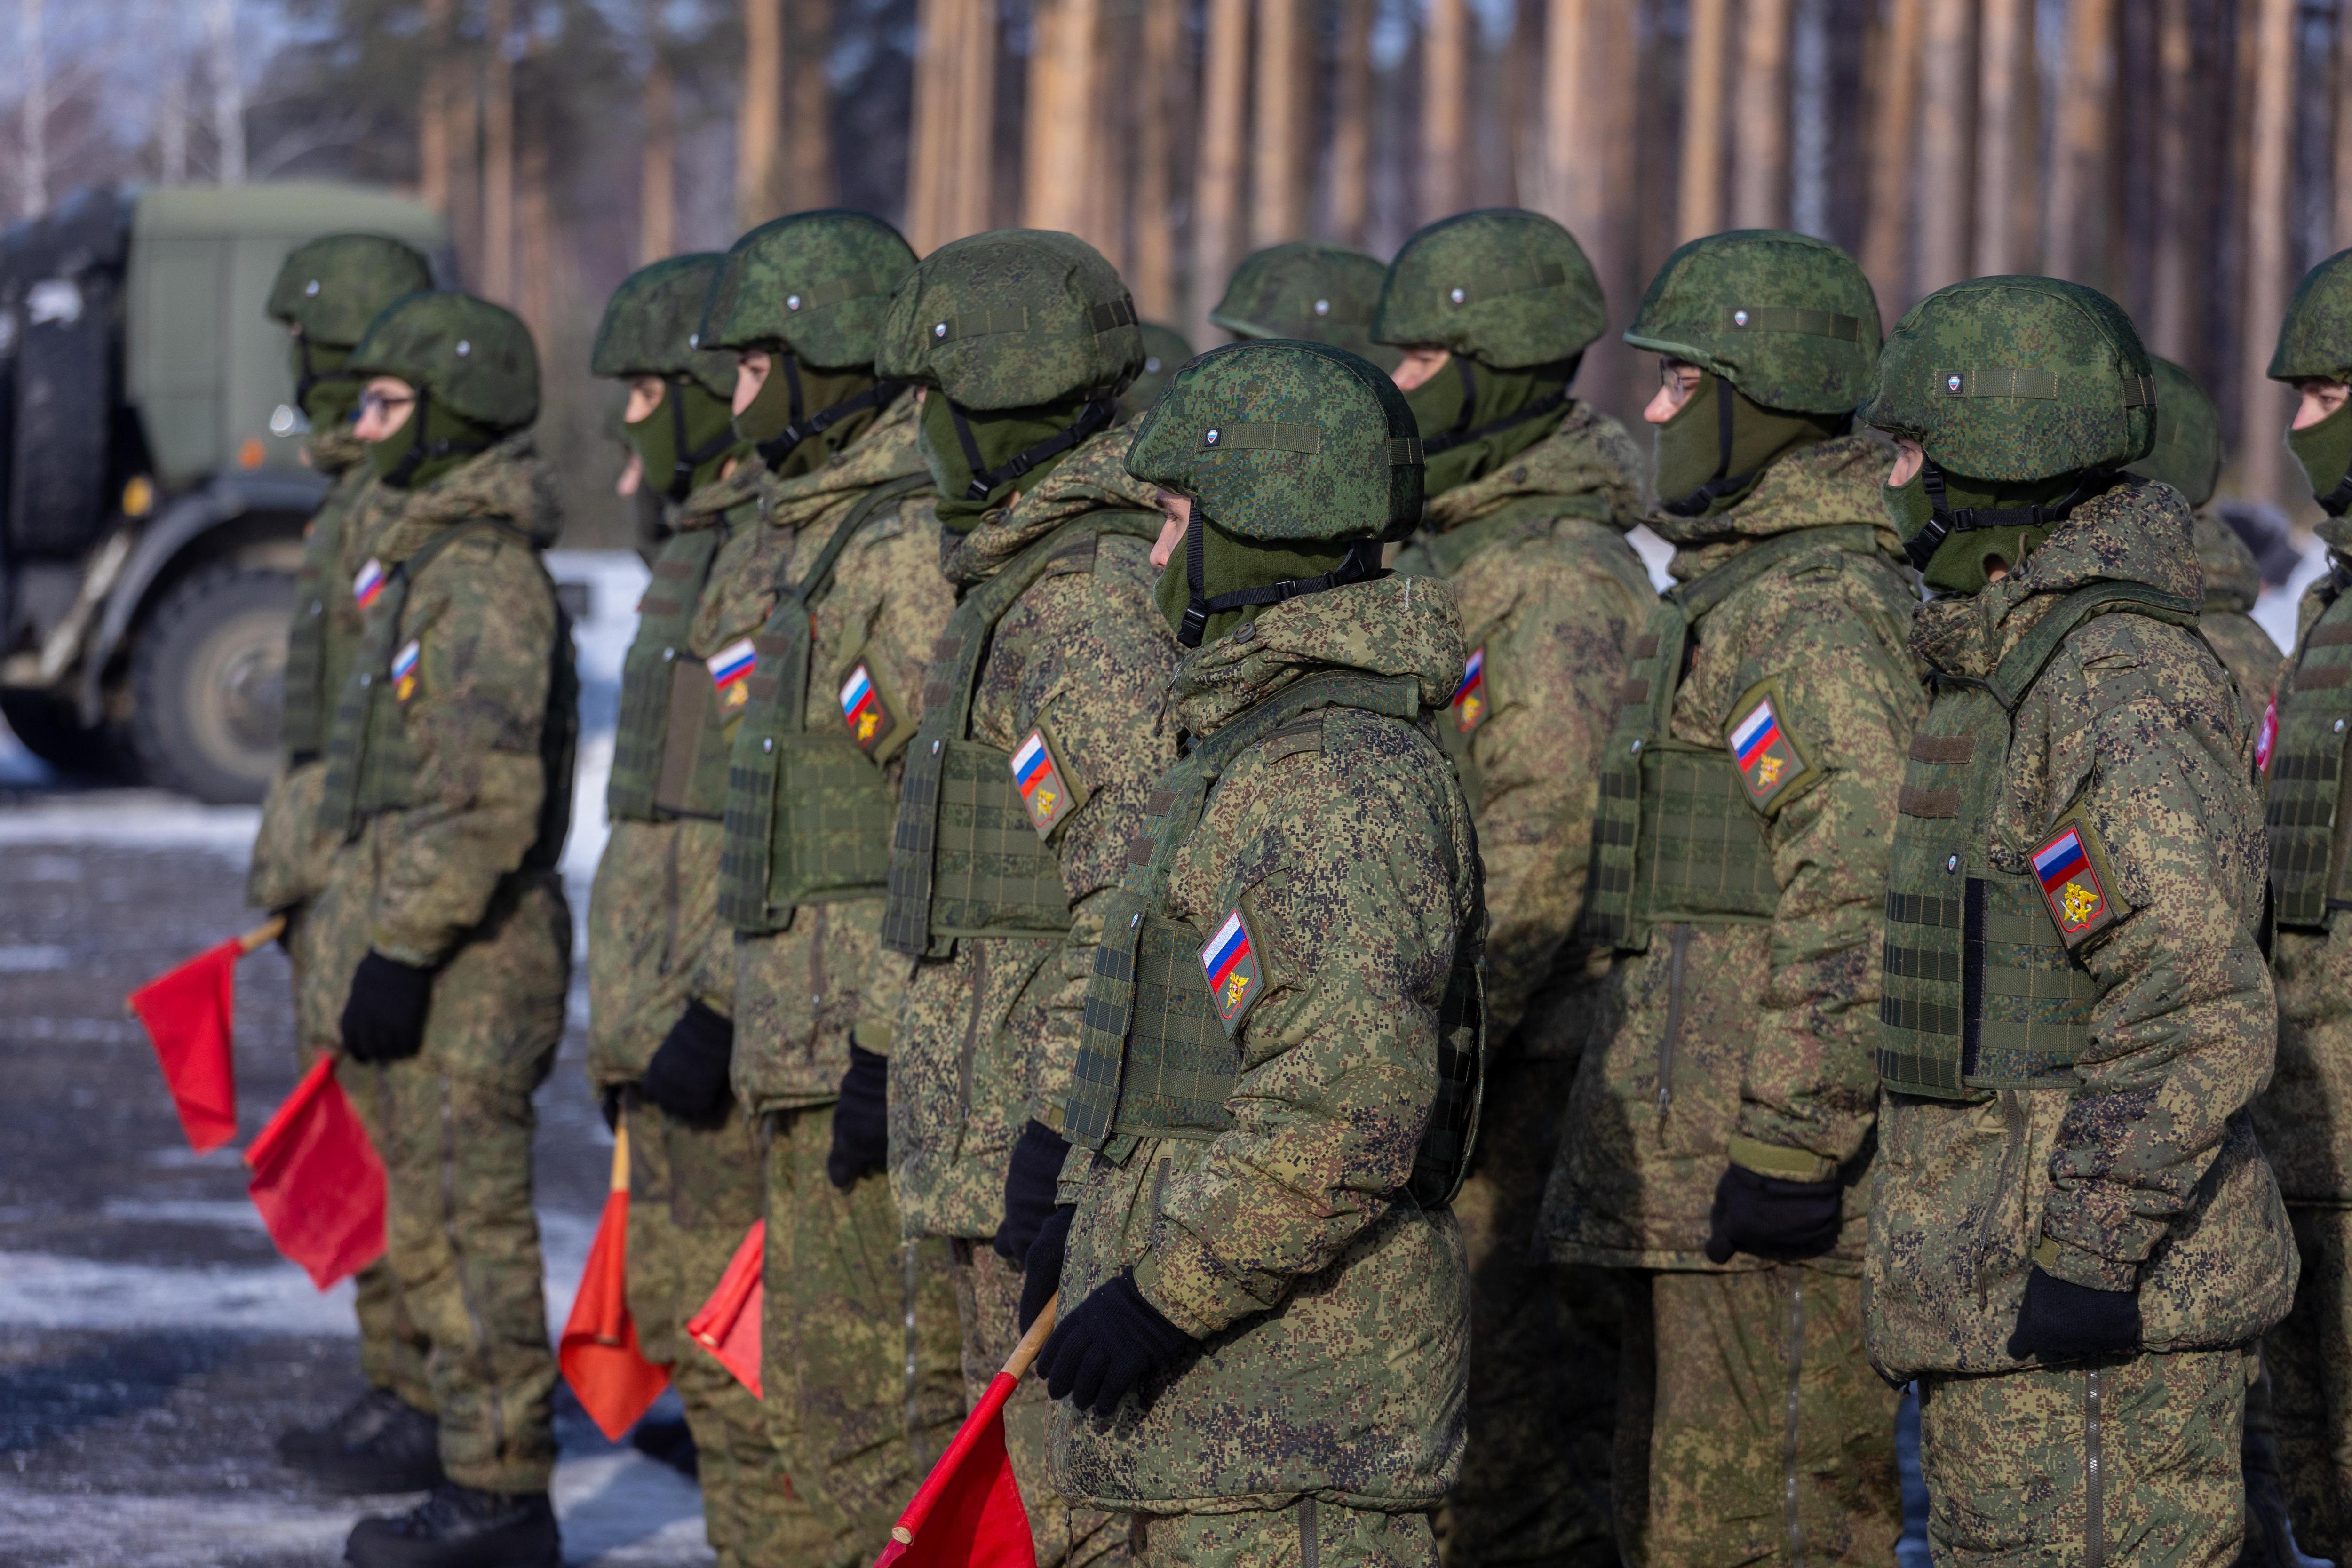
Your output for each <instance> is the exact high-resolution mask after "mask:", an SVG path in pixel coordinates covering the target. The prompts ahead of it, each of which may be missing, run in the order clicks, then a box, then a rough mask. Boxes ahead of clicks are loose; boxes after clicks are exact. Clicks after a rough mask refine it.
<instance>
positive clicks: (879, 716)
mask: <svg viewBox="0 0 2352 1568" xmlns="http://www.w3.org/2000/svg"><path fill="white" fill-rule="evenodd" d="M841 721H842V722H843V723H845V724H846V725H848V726H849V738H850V739H851V740H852V741H854V742H856V743H857V749H858V750H859V751H861V752H865V753H866V755H867V756H869V757H870V756H872V755H874V754H875V752H876V751H877V749H878V748H879V747H880V746H881V745H882V743H883V742H886V741H887V740H888V739H889V738H890V736H891V734H892V733H893V732H894V731H896V730H897V729H898V715H897V714H895V713H893V712H891V711H890V705H889V703H888V702H887V701H885V700H883V696H882V689H881V688H880V687H879V686H877V685H876V684H875V681H874V671H873V670H872V669H870V668H867V667H866V661H865V660H864V659H860V660H858V661H857V663H856V665H855V666H853V667H852V668H851V669H850V671H849V679H846V680H845V681H843V682H842V683H841ZM1033 821H1034V818H1033Z"/></svg>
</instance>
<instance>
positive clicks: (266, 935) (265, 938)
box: [236, 915, 286, 952]
mask: <svg viewBox="0 0 2352 1568" xmlns="http://www.w3.org/2000/svg"><path fill="white" fill-rule="evenodd" d="M285 934H286V917H285V916H284V915H272V916H270V917H269V918H268V920H266V921H262V922H261V923H260V924H259V925H257V926H256V927H254V928H253V929H252V930H251V931H247V932H246V933H245V934H244V935H243V936H241V937H238V938H237V939H236V945H237V946H239V947H241V948H243V949H244V950H245V951H246V952H253V951H254V950H255V949H257V948H262V947H267V946H268V945H269V944H270V943H271V942H276V941H277V940H278V938H279V937H281V936H284V935H285Z"/></svg>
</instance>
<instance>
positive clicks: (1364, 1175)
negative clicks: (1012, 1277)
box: [1047, 342, 1485, 1568]
mask: <svg viewBox="0 0 2352 1568" xmlns="http://www.w3.org/2000/svg"><path fill="white" fill-rule="evenodd" d="M1243 415H1247V416H1250V421H1251V422H1250V423H1246V424H1244V423H1242V422H1241V418H1240V416H1243ZM1412 427H1413V426H1412V415H1411V413H1410V411H1409V410H1408V409H1407V408H1406V407H1405V406H1404V402H1403V399H1402V396H1401V395H1399V394H1398V393H1397V392H1396V391H1395V389H1394V387H1393V386H1392V385H1391V384H1390V383H1389V382H1388V381H1387V379H1386V378H1385V376H1383V375H1382V374H1381V373H1380V372H1379V371H1378V370H1376V369H1375V368H1374V367H1372V366H1371V365H1370V363H1366V362H1364V361H1362V360H1360V359H1358V358H1356V357H1355V356H1353V355H1347V354H1343V353H1337V352H1334V351H1330V350H1322V349H1314V348H1310V347H1308V346H1307V345H1305V344H1301V343H1296V342H1283V343H1266V344H1253V343H1244V344H1237V345H1234V346H1232V347H1228V348H1223V349H1217V350H1213V351H1212V352H1211V353H1207V354H1204V355H1202V357H1201V358H1200V359H1199V360H1197V361H1195V362H1194V363H1193V364H1192V366H1191V367H1189V368H1188V369H1187V370H1186V371H1185V372H1183V373H1182V374H1180V375H1179V376H1178V378H1177V380H1176V382H1175V384H1174V385H1173V386H1171V389H1170V390H1169V392H1168V393H1167V394H1166V395H1165V396H1164V397H1163V398H1162V400H1161V402H1160V406H1159V407H1158V408H1157V409H1156V410H1155V411H1154V413H1153V414H1152V416H1150V418H1149V419H1147V420H1146V422H1145V423H1144V425H1143V426H1142V427H1141V428H1140V430H1139V433H1138V435H1137V437H1136V443H1135V452H1134V456H1133V457H1132V458H1130V464H1131V467H1132V468H1134V469H1135V470H1136V471H1137V472H1139V473H1140V474H1142V475H1145V476H1148V477H1150V478H1151V479H1154V480H1156V481H1158V482H1160V483H1165V484H1168V485H1170V486H1171V488H1175V489H1181V490H1182V491H1184V492H1186V493H1189V494H1191V495H1192V497H1193V499H1194V502H1195V510H1194V513H1193V521H1192V528H1193V529H1194V530H1196V531H1197V530H1200V529H1202V528H1203V527H1204V526H1207V525H1214V526H1215V527H1217V528H1219V529H1221V530H1223V531H1225V532H1226V533H1227V534H1229V535H1231V536H1233V537H1235V538H1239V539H1243V540H1249V541H1265V540H1280V541H1283V542H1291V541H1306V542H1318V541H1323V540H1338V541H1343V542H1344V541H1348V540H1351V539H1352V540H1357V541H1364V542H1367V546H1366V548H1367V549H1368V550H1370V549H1373V548H1376V547H1377V545H1376V542H1377V541H1378V540H1379V539H1380V538H1381V536H1382V535H1383V534H1386V535H1389V536H1391V537H1392V536H1393V535H1394V534H1395V533H1397V532H1401V531H1402V530H1403V529H1404V528H1405V527H1407V526H1410V524H1411V521H1412V518H1413V517H1414V515H1415V514H1416V513H1417V511H1418V510H1419V505H1418V503H1419V499H1420V498H1419V493H1418V492H1419V490H1420V464H1419V461H1418V452H1417V450H1413V449H1412V443H1411V441H1410V440H1409V436H1410V432H1411V431H1412ZM1269 428H1278V429H1279V430H1280V431H1282V432H1286V433H1287V436H1286V437H1276V438H1277V439H1278V440H1279V439H1285V438H1286V439H1287V440H1288V442H1289V445H1288V446H1286V447H1280V448H1276V449H1265V450H1256V449H1240V450H1235V451H1233V452H1219V451H1213V450H1207V449H1206V447H1204V444H1203V439H1202V432H1203V431H1204V430H1219V431H1222V432H1223V434H1221V435H1220V437H1219V439H1220V441H1223V440H1226V439H1235V440H1238V439H1239V438H1241V437H1243V436H1244V434H1245V433H1246V432H1250V431H1264V430H1267V429H1269ZM1301 431H1305V432H1307V433H1309V435H1310V436H1311V437H1313V439H1312V441H1311V444H1310V443H1307V442H1302V441H1301V440H1300V439H1299V437H1298V435H1297V433H1298V432H1301ZM1399 437H1407V438H1406V439H1400V438H1399ZM1398 447H1406V448H1407V450H1406V451H1405V452H1404V453H1402V454H1400V453H1399V452H1398V451H1397V448H1398ZM1182 569H1183V563H1182V561H1181V559H1180V560H1179V561H1178V562H1177V563H1176V564H1175V566H1174V567H1173V568H1171V570H1179V571H1181V570H1182ZM1252 585H1253V586H1257V585H1265V584H1264V583H1263V580H1262V581H1261V584H1252ZM1195 596H1196V597H1197V596H1199V593H1198V589H1197V587H1196V589H1195ZM1463 658H1464V650H1463V642H1462V629H1461V623H1460V620H1459V617H1458V616H1457V615H1456V612H1455V610H1454V604H1453V600H1452V595H1450V594H1448V593H1447V592H1446V590H1445V588H1444V585H1443V584H1436V583H1433V582H1431V581H1430V580H1428V579H1426V578H1412V577H1403V576H1387V577H1381V578H1377V579H1375V580H1371V581H1361V580H1359V581H1354V582H1349V583H1345V584H1341V585H1339V586H1336V587H1328V588H1324V589H1321V590H1320V591H1312V584H1310V591H1309V592H1307V593H1305V594H1304V595H1301V596H1297V597H1292V598H1289V599H1287V600H1286V602H1283V603H1280V604H1276V605H1271V606H1269V607H1266V608H1264V609H1263V610H1261V611H1260V612H1259V613H1258V614H1257V615H1256V616H1255V619H1254V620H1250V621H1245V622H1244V623H1243V624H1241V625H1239V626H1235V627H1234V628H1233V629H1232V630H1230V631H1228V632H1227V633H1225V634H1224V635H1223V636H1222V637H1213V638H1212V639H1211V640H1210V641H1209V642H1208V643H1207V644H1206V645H1205V646H1203V647H1201V648H1200V649H1199V651H1197V652H1194V653H1192V654H1190V655H1188V656H1187V657H1186V658H1185V659H1184V660H1183V662H1182V663H1181V664H1180V665H1179V666H1178V667H1177V669H1176V672H1175V676H1174V679H1173V680H1172V682H1171V686H1170V689H1169V700H1168V704H1167V708H1166V712H1167V719H1168V723H1169V725H1170V727H1171V729H1173V730H1175V731H1179V732H1180V733H1181V734H1183V735H1184V736H1185V737H1186V738H1187V750H1186V754H1185V756H1184V758H1183V760H1181V761H1180V762H1179V763H1177V764H1176V766H1175V767H1174V768H1173V769H1172V770H1171V772H1170V773H1168V774H1167V776H1166V777H1165V778H1164V779H1162V780H1161V781H1160V787H1159V789H1158V790H1157V791H1156V792H1155V793H1154V795H1153V796H1152V802H1151V816H1150V818H1149V820H1148V822H1147V824H1146V826H1145V832H1144V834H1143V836H1142V837H1139V839H1138V841H1137V843H1136V845H1135V847H1134V848H1133V849H1131V850H1130V851H1129V856H1128V871H1127V875H1126V878H1125V880H1124V881H1123V883H1122V884H1121V886H1120V889H1119V890H1118V892H1117V893H1116V894H1115V895H1113V897H1112V900H1111V901H1110V904H1109V914H1110V918H1109V919H1108V920H1107V921H1105V923H1104V931H1103V942H1102V945H1101V946H1100V947H1099V948H1098V949H1097V952H1096V954H1095V958H1094V963H1093V966H1092V967H1093V970H1094V973H1093V978H1092V981H1091V983H1090V985H1089V988H1088V990H1087V1006H1086V1026H1085V1032H1084V1035H1083V1037H1082V1042H1081V1046H1080V1052H1079V1058H1078V1066H1077V1072H1076V1079H1075V1081H1074V1082H1073V1083H1072V1084H1071V1086H1070V1089H1069V1091H1068V1092H1069V1096H1070V1099H1069V1103H1068V1117H1067V1126H1068V1129H1069V1133H1070V1137H1071V1139H1072V1142H1074V1143H1075V1144H1076V1148H1075V1149H1074V1150H1073V1151H1072V1153H1071V1156H1070V1159H1069V1162H1068V1163H1066V1166H1065V1167H1064V1172H1063V1179H1062V1195H1063V1198H1064V1201H1066V1202H1072V1203H1075V1205H1076V1214H1075V1216H1074V1218H1073V1221H1072V1225H1071V1230H1070V1236H1069V1243H1068V1249H1067V1253H1066V1258H1065V1261H1064V1265H1063V1268H1062V1274H1061V1300H1062V1302H1063V1311H1064V1322H1065V1325H1066V1327H1068V1326H1073V1324H1072V1319H1071V1317H1070V1313H1071V1310H1072V1309H1073V1307H1074V1306H1076V1304H1077V1303H1080V1302H1084V1301H1087V1299H1088V1298H1089V1297H1090V1296H1092V1295H1093V1294H1094V1293H1095V1292H1096V1291H1097V1289H1103V1288H1105V1287H1107V1286H1108V1285H1109V1284H1110V1283H1111V1282H1112V1281H1113V1280H1114V1279H1117V1278H1118V1277H1119V1276H1120V1275H1121V1274H1122V1273H1123V1272H1127V1271H1131V1276H1132V1280H1133V1284H1134V1287H1135V1288H1136V1289H1139V1291H1140V1292H1141V1295H1142V1298H1143V1300H1144V1301H1145V1302H1147V1303H1148V1304H1149V1305H1150V1307H1151V1308H1153V1309H1155V1310H1158V1311H1159V1312H1160V1313H1161V1314H1163V1315H1164V1316H1165V1317H1166V1318H1167V1319H1168V1320H1169V1321H1171V1322H1172V1323H1173V1324H1174V1325H1175V1326H1176V1327H1177V1328H1179V1329H1181V1331H1183V1333H1185V1334H1186V1335H1189V1336H1191V1337H1192V1339H1193V1340H1195V1341H1198V1342H1200V1343H1199V1345H1198V1347H1197V1349H1195V1350H1193V1351H1191V1352H1187V1353H1186V1354H1185V1355H1183V1356H1182V1357H1181V1359H1179V1360H1177V1361H1176V1362H1175V1363H1174V1364H1173V1365H1172V1367H1170V1368H1168V1369H1166V1370H1164V1371H1163V1372H1161V1373H1158V1374H1155V1375H1154V1376H1152V1377H1151V1378H1150V1380H1149V1381H1147V1382H1145V1383H1144V1384H1142V1386H1141V1387H1140V1389H1139V1390H1138V1394H1139V1396H1138V1397H1133V1398H1129V1400H1127V1401H1126V1402H1124V1403H1122V1404H1120V1405H1118V1407H1117V1408H1116V1410H1115V1411H1114V1412H1113V1413H1112V1414H1111V1415H1109V1416H1108V1419H1105V1418H1103V1417H1102V1416H1100V1415H1086V1414H1082V1413H1080V1412H1079V1411H1077V1410H1076V1409H1075V1408H1074V1407H1073V1406H1071V1405H1067V1404H1057V1405H1055V1415H1054V1426H1053V1447H1054V1466H1055V1478H1056V1479H1057V1481H1058V1482H1059V1483H1060V1484H1061V1485H1062V1486H1063V1487H1064V1489H1066V1490H1067V1491H1069V1492H1071V1493H1073V1494H1074V1495H1076V1496H1077V1497H1078V1498H1080V1499H1082V1500H1087V1501H1089V1502H1092V1503H1093V1504H1095V1505H1097V1506H1099V1507H1104V1508H1110V1509H1119V1510H1131V1511H1132V1512H1133V1514H1134V1515H1135V1527H1134V1531H1133V1533H1132V1536H1131V1549H1132V1550H1133V1552H1134V1553H1135V1555H1136V1557H1137V1558H1138V1560H1139V1561H1140V1562H1143V1563H1151V1564H1155V1565H1156V1564H1171V1565H1172V1564H1185V1565H1188V1568H1273V1565H1275V1564H1287V1563H1299V1562H1305V1563H1317V1562H1322V1563H1330V1564H1334V1565H1338V1564H1349V1565H1350V1568H1352V1565H1355V1564H1395V1565H1397V1568H1419V1565H1423V1564H1428V1565H1433V1564H1434V1563H1435V1562H1436V1543H1435V1541H1434V1537H1433V1531H1432V1530H1431V1526H1430V1515H1431V1513H1432V1511H1433V1510H1434V1509H1435V1507H1436V1506H1437V1503H1438V1501H1439V1500H1440V1499H1441V1498H1442V1497H1443V1496H1444V1493H1445V1491H1446V1489H1447V1488H1448V1486H1449V1485H1450V1484H1451V1483H1452V1482H1453V1480H1454V1475H1455V1472H1456V1467H1457V1466H1458V1464H1459V1461H1460V1457H1461V1452H1462V1445H1463V1432H1464V1419H1463V1416H1464V1399H1465V1373H1466V1365H1465V1363H1466V1361H1467V1356H1468V1351H1469V1337H1470V1323H1469V1316H1468V1308H1469V1302H1468V1299H1467V1296H1468V1279H1467V1274H1466V1270H1465V1257H1464V1253H1463V1247H1462V1240H1461V1236H1460V1234H1459V1231H1458V1229H1457V1227H1456V1226H1455V1224H1454V1217H1453V1215H1452V1214H1451V1213H1450V1211H1449V1207H1448V1200H1449V1198H1450V1196H1451V1194H1452V1192H1453V1190H1454V1186H1455V1185H1456V1184H1457V1183H1458V1181H1459V1179H1460V1176H1461V1172H1462V1168H1463V1163H1464V1160H1463V1156H1464V1154H1465V1152H1466V1150H1465V1147H1464V1140H1465V1138H1466V1136H1467V1135H1468V1133H1469V1132H1470V1130H1471V1126H1470V1124H1471V1121H1472V1120H1473V1118H1474V1116H1475V1110H1474V1100H1475V1074H1476V1068H1475V1060H1476V1056H1477V1051H1478V1041H1477V1037H1478V1030H1479V1026H1480V1019H1479V1015H1478V1001H1477V994H1478V980H1477V971H1478V963H1479V932H1480V931H1481V929H1482V928H1483V926H1484V924H1485V918H1484V910H1483V909H1482V907H1481V904H1480V899H1479V870H1478V859H1477V846H1476V835H1475V829H1474V827H1473V826H1472V823H1471V816H1470V811H1469V807H1468V805H1467V803H1466V802H1465V799H1464V798H1463V795H1462V791H1461V788H1460V785H1459V784H1458V783H1457V782H1456V780H1455V779H1454V773H1453V770H1452V768H1451V767H1450V766H1449V765H1448V763H1447V759H1446V756H1445V753H1444V749H1443V748H1442V747H1441V746H1440V745H1439V744H1438V743H1437V741H1436V737H1435V735H1434V734H1433V719H1434V718H1435V717H1436V715H1438V714H1439V713H1441V712H1442V711H1443V710H1444V705H1445V704H1446V703H1447V702H1448V700H1450V699H1451V698H1452V696H1453V694H1454V689H1455V687H1456V686H1457V685H1458V684H1459V682H1460V679H1461V672H1462V667H1463ZM1236 924H1238V926H1239V929H1240V930H1241V931H1243V932H1244V935H1243V937H1242V938H1241V939H1240V940H1241V941H1243V942H1244V943H1245V944H1246V948H1247V954H1246V957H1245V958H1242V959H1236V960H1234V961H1233V963H1234V966H1233V967H1232V968H1231V969H1230V972H1229V973H1219V972H1217V970H1216V969H1213V968H1212V967H1211V966H1212V963H1213V961H1215V955H1216V954H1217V953H1218V952H1220V951H1221V950H1219V949H1218V947H1217V943H1218V942H1219V940H1220V938H1221V936H1222V935H1223V932H1225V931H1229V930H1231V929H1233V928H1234V926H1235V925H1236ZM1227 940H1231V939H1227ZM1052 1353H1053V1351H1052V1350H1051V1349H1049V1350H1048V1352H1047V1354H1048V1356H1049V1357H1050V1356H1051V1355H1052Z"/></svg>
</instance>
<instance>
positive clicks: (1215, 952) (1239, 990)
mask: <svg viewBox="0 0 2352 1568" xmlns="http://www.w3.org/2000/svg"><path fill="white" fill-rule="evenodd" d="M1201 970H1202V973H1204V974H1206V975H1207V976H1208V977H1209V999H1210V1000H1211V1001H1212V1002H1213V1003H1215V1004H1216V1007H1217V1022H1219V1023H1220V1024H1223V1026H1225V1036H1226V1037H1227V1038H1228V1039H1230V1038H1232V1037H1233V1036H1234V1034H1235V1033H1237V1032H1238V1031H1239V1030H1240V1028H1241V1026H1242V1020H1243V1019H1244V1018H1245V1017H1247V1016H1249V1010H1250V1009H1251V1008H1252V1007H1255V1006H1256V1005H1257V998H1258V993H1259V991H1260V990H1262V989H1263V985H1262V983H1261V973H1260V971H1259V968H1258V961H1257V942H1255V940H1254V939H1253V938H1252V936H1251V935H1250V928H1249V921H1246V920H1244V919H1243V918H1242V911H1241V910H1240V908H1239V907H1238V906H1236V907H1235V908H1234V910H1233V911H1232V912H1231V913H1229V914H1227V915H1226V916H1225V923H1224V924H1223V925H1221V926H1219V927H1218V928H1217V934H1216V935H1214V936H1213V937H1211V938H1210V939H1209V940H1208V941H1207V942H1205V943H1203V944H1202V948H1201Z"/></svg>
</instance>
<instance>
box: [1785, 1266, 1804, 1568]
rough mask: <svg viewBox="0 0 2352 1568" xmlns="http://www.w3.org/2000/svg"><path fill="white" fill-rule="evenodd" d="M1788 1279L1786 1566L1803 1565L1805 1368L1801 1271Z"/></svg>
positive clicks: (1789, 1271)
mask: <svg viewBox="0 0 2352 1568" xmlns="http://www.w3.org/2000/svg"><path fill="white" fill-rule="evenodd" d="M1782 1272H1783V1273H1785V1274H1786V1275H1787V1276H1788V1279H1789V1393H1788V1399H1787V1408H1786V1410H1785V1411H1784V1413H1783V1430H1782V1433H1781V1437H1780V1495H1781V1500H1782V1503H1783V1505H1784V1506H1785V1507H1786V1508H1787V1510H1788V1514H1789V1563H1790V1568H1804V1564H1805V1519H1804V1511H1803V1510H1802V1508H1801V1506H1800V1502H1799V1497H1798V1491H1797V1454H1798V1450H1797V1434H1798V1426H1797V1415H1798V1411H1799V1410H1800V1409H1801V1405H1802V1399H1803V1388H1802V1378H1803V1374H1804V1370H1805V1271H1804V1270H1803V1269H1801V1268H1789V1269H1784V1270H1782Z"/></svg>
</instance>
